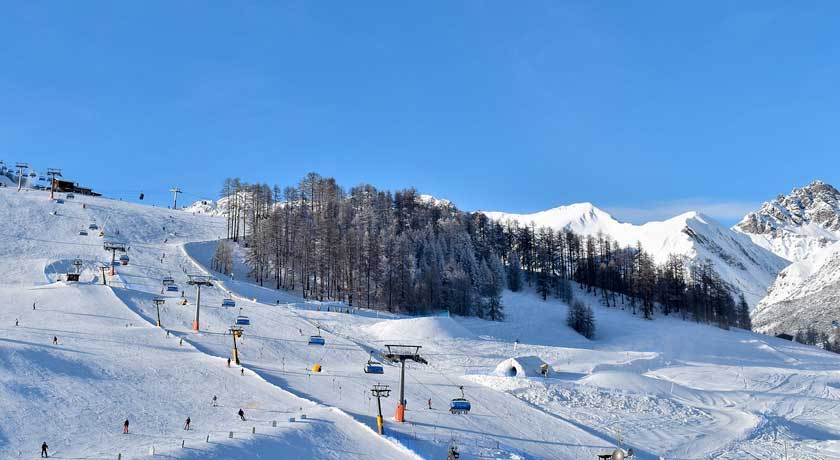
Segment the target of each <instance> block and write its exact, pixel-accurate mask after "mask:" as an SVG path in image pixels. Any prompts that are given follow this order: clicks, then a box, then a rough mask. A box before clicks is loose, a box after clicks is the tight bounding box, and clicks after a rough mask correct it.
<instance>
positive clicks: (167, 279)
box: [162, 276, 175, 286]
mask: <svg viewBox="0 0 840 460" xmlns="http://www.w3.org/2000/svg"><path fill="white" fill-rule="evenodd" d="M162 283H163V285H164V286H169V285H170V284H175V278H173V277H171V276H167V277H165V278H163V281H162Z"/></svg>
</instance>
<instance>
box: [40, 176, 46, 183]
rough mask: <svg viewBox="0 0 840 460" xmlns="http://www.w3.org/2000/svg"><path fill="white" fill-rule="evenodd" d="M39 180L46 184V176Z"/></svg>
mask: <svg viewBox="0 0 840 460" xmlns="http://www.w3.org/2000/svg"><path fill="white" fill-rule="evenodd" d="M38 180H39V181H41V182H46V181H47V178H46V177H44V176H41V177H39V178H38Z"/></svg>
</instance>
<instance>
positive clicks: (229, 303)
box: [222, 299, 236, 307]
mask: <svg viewBox="0 0 840 460" xmlns="http://www.w3.org/2000/svg"><path fill="white" fill-rule="evenodd" d="M222 306H223V307H235V306H236V302H234V301H233V299H224V300H222Z"/></svg>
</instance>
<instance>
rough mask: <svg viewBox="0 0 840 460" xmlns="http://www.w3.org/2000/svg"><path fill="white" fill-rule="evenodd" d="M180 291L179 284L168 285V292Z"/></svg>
mask: <svg viewBox="0 0 840 460" xmlns="http://www.w3.org/2000/svg"><path fill="white" fill-rule="evenodd" d="M178 291H180V289H178V286H177V285H175V284H169V285H167V286H166V292H178Z"/></svg>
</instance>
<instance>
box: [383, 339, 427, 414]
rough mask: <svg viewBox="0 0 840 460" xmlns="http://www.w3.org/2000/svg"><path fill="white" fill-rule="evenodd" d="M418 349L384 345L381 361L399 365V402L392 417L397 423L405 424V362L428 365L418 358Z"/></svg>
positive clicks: (412, 346) (417, 347)
mask: <svg viewBox="0 0 840 460" xmlns="http://www.w3.org/2000/svg"><path fill="white" fill-rule="evenodd" d="M420 348H421V346H420V345H385V349H386V350H387V351H386V352H385V353H382V359H384V360H386V361H389V362H392V363H399V365H400V400H399V401H398V402H397V413H396V415H395V416H394V418H395V419H396V420H397V421H398V422H405V362H406V361H414V362H416V363H420V364H429V362H428V361H426V360H425V359H424V358H423V357H422V356H420Z"/></svg>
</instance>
